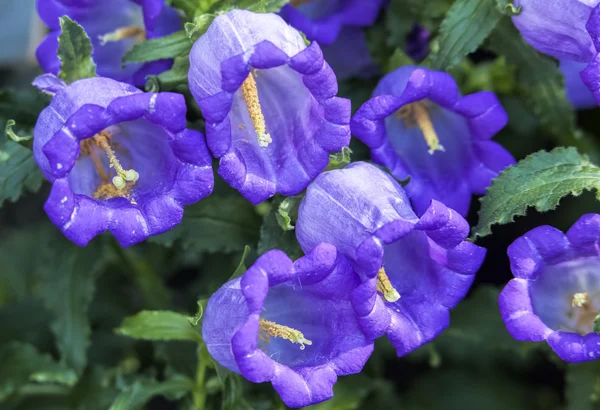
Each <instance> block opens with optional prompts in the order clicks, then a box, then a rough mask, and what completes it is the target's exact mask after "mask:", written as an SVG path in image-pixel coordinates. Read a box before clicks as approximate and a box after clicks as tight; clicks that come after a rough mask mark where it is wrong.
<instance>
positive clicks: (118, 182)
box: [80, 131, 139, 205]
mask: <svg viewBox="0 0 600 410" xmlns="http://www.w3.org/2000/svg"><path fill="white" fill-rule="evenodd" d="M111 142H112V136H111V135H110V133H109V132H108V131H101V132H99V133H98V134H96V135H94V136H93V137H91V138H88V139H86V140H84V141H82V142H81V143H80V148H81V155H84V156H87V155H89V156H90V157H91V159H92V162H93V163H94V166H95V167H96V171H97V172H98V175H99V176H100V179H101V180H102V182H101V183H100V185H99V186H98V188H97V189H96V191H94V193H93V194H92V196H93V197H94V198H95V199H109V198H114V197H117V196H120V197H125V198H127V199H128V200H129V201H130V202H131V203H132V204H134V205H135V204H136V202H135V201H134V200H132V199H131V198H130V191H131V188H132V187H133V185H135V183H136V181H137V180H138V179H139V174H138V173H137V172H136V171H135V170H133V169H128V170H125V169H124V168H123V167H122V166H121V163H120V162H119V160H118V159H117V156H116V155H115V153H114V151H113V149H112V147H111ZM96 147H98V148H100V149H102V150H103V151H104V152H105V153H106V155H107V157H108V160H109V166H110V168H114V169H115V171H116V173H117V175H115V176H114V177H112V179H110V178H109V175H108V173H107V172H106V170H105V169H104V165H103V164H102V161H101V160H100V158H99V157H98V153H97V152H96Z"/></svg>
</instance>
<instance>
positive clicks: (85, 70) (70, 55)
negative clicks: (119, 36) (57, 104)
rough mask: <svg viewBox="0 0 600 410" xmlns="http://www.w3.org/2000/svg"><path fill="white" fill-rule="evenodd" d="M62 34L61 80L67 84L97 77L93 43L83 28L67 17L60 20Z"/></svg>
mask: <svg viewBox="0 0 600 410" xmlns="http://www.w3.org/2000/svg"><path fill="white" fill-rule="evenodd" d="M60 28H61V34H60V36H59V37H58V58H59V59H60V62H61V64H60V78H62V79H63V80H65V82H67V83H72V82H73V81H77V80H81V79H83V78H90V77H95V76H96V63H94V60H93V59H92V43H91V42H90V38H89V37H88V35H87V34H86V32H85V30H84V29H83V27H81V26H80V25H79V24H77V23H76V22H74V21H73V20H71V19H70V18H69V17H67V16H62V17H61V18H60Z"/></svg>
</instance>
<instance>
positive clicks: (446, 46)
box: [429, 0, 502, 70]
mask: <svg viewBox="0 0 600 410" xmlns="http://www.w3.org/2000/svg"><path fill="white" fill-rule="evenodd" d="M501 18H502V13H500V11H499V10H498V9H497V8H496V3H495V1H494V0H456V1H455V2H454V4H453V5H452V7H451V8H450V10H448V14H447V15H446V17H445V18H444V21H443V22H442V25H441V27H440V35H439V38H438V39H437V40H438V46H439V47H438V48H437V50H436V51H435V52H434V53H432V54H431V56H430V57H429V59H430V60H431V67H432V68H434V69H436V70H447V69H448V68H450V67H452V66H454V65H456V64H458V63H459V62H460V60H462V59H463V57H465V56H466V55H467V54H469V53H472V52H473V51H475V50H476V49H477V47H479V46H480V45H481V43H483V41H484V40H485V39H486V38H487V37H488V36H489V35H490V33H491V32H492V30H493V29H494V27H495V26H496V24H498V22H499V21H500V19H501Z"/></svg>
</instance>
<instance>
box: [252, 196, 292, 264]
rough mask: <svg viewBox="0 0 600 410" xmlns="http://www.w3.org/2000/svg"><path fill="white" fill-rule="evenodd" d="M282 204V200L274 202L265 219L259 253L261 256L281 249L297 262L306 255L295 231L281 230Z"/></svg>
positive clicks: (261, 231) (261, 230)
mask: <svg viewBox="0 0 600 410" xmlns="http://www.w3.org/2000/svg"><path fill="white" fill-rule="evenodd" d="M280 204H281V200H276V201H274V203H273V207H272V208H271V211H270V212H269V213H268V214H267V216H265V218H264V221H263V224H262V226H261V227H260V240H259V241H258V249H257V251H258V254H259V255H262V254H263V253H265V252H267V251H270V250H272V249H280V250H282V251H284V252H285V253H286V254H287V255H288V256H289V257H290V258H291V259H292V260H296V259H298V258H299V257H301V256H302V255H304V253H303V252H302V249H300V245H299V244H298V240H297V239H296V234H295V233H294V231H289V230H288V231H285V230H283V229H281V226H279V223H278V222H277V214H278V209H279V205H280Z"/></svg>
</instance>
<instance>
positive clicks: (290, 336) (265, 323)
mask: <svg viewBox="0 0 600 410" xmlns="http://www.w3.org/2000/svg"><path fill="white" fill-rule="evenodd" d="M259 323H260V331H261V332H262V333H264V334H265V335H266V336H267V340H268V338H269V337H280V338H282V339H286V340H289V341H290V342H292V343H299V344H300V350H304V347H305V346H304V345H309V346H310V345H312V341H310V340H308V339H306V338H305V337H304V334H302V332H300V331H299V330H296V329H293V328H291V327H287V326H283V325H279V324H277V323H275V322H271V321H269V320H266V319H260V321H259Z"/></svg>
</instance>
